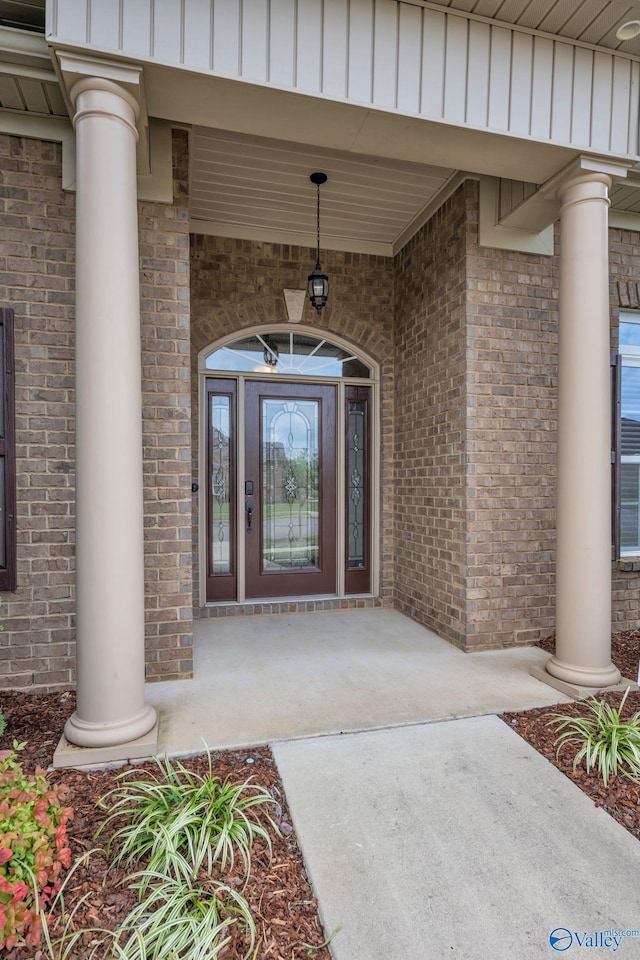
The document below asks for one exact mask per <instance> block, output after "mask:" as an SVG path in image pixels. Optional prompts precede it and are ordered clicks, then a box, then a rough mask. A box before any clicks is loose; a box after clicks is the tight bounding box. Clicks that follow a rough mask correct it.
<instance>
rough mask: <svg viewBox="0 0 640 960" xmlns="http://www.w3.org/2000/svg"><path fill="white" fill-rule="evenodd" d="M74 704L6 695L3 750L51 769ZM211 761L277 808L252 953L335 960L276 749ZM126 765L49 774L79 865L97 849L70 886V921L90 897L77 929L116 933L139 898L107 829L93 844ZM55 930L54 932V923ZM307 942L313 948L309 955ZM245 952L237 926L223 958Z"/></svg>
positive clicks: (22, 956) (233, 877)
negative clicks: (112, 852) (18, 746)
mask: <svg viewBox="0 0 640 960" xmlns="http://www.w3.org/2000/svg"><path fill="white" fill-rule="evenodd" d="M74 707H75V695H74V694H72V693H61V694H55V693H54V694H27V693H23V692H17V691H10V692H6V693H0V710H2V713H3V714H4V717H5V720H6V722H7V729H6V731H5V734H4V737H2V738H0V749H6V748H8V747H10V746H11V744H12V743H13V741H14V740H17V741H19V742H22V741H26V746H25V748H24V750H23V751H22V752H21V757H22V759H21V762H22V765H23V767H24V769H25V770H33V769H34V768H35V767H36V765H39V766H41V767H44V768H46V767H48V766H49V765H50V763H51V760H52V757H53V751H54V749H55V747H56V745H57V743H58V740H59V738H60V734H61V732H62V729H63V726H64V723H65V721H66V719H67V718H68V717H69V715H70V714H71V713H72V712H73V709H74ZM211 760H212V768H213V774H214V776H219V777H222V778H224V777H226V776H229V777H230V778H231V780H232V781H234V782H240V781H244V780H246V779H247V778H248V777H249V776H252V777H254V780H255V782H256V783H258V784H260V785H261V786H264V787H266V788H267V789H268V790H269V791H270V792H271V794H272V796H273V797H274V799H275V800H276V802H277V806H276V808H275V813H274V814H272V815H273V816H274V819H276V821H277V822H278V824H279V828H280V835H277V834H276V833H275V831H273V830H271V831H270V833H271V839H272V844H273V856H272V857H271V858H270V857H269V855H268V851H267V849H266V846H265V844H264V843H260V842H256V843H255V845H254V847H253V848H252V859H251V878H250V881H249V883H248V885H247V887H246V889H245V890H244V896H245V897H246V899H247V901H248V903H249V906H250V908H251V912H252V914H253V917H254V919H255V921H256V927H257V932H258V936H257V940H258V943H259V949H258V952H257V954H256V957H257V958H260V960H308V958H309V957H310V956H313V957H314V958H316V960H330V954H329V951H328V949H327V948H326V947H325V946H322V944H323V941H324V939H325V936H324V933H323V931H322V927H321V925H320V922H319V920H318V910H317V903H316V900H315V897H314V895H313V892H312V890H311V887H310V884H309V881H308V879H307V876H306V873H305V869H304V864H303V861H302V856H301V853H300V849H299V847H298V844H297V841H296V837H295V833H294V832H293V828H292V826H291V822H290V819H289V814H288V810H287V804H286V798H285V796H284V790H283V787H282V783H281V781H280V779H279V777H278V772H277V769H276V765H275V762H274V760H273V757H272V756H271V753H270V751H269V750H268V749H266V748H263V749H255V750H249V751H224V752H220V753H212V754H211ZM182 763H183V764H184V766H185V767H187V768H189V769H193V770H197V771H198V772H200V773H204V772H205V771H206V770H207V769H208V760H207V758H206V756H205V757H202V756H201V757H195V758H190V759H188V760H183V761H182ZM145 768H147V769H157V767H156V765H155V764H154V763H153V762H149V763H144V764H136V767H135V769H136V771H137V772H140V771H141V770H143V769H145ZM123 769H126V768H125V767H122V766H121V767H118V768H110V769H106V770H91V771H81V770H57V771H50V772H49V773H48V778H49V780H50V781H51V782H56V783H64V784H66V786H67V787H68V790H69V792H68V795H67V798H66V803H67V804H68V805H70V806H71V807H73V810H74V819H73V820H72V821H71V823H70V824H69V825H68V834H69V838H70V842H71V849H72V857H73V859H75V858H78V857H80V856H82V854H84V853H86V852H87V851H95V852H92V853H91V854H90V856H89V857H88V858H87V859H86V860H84V861H83V862H82V863H81V864H80V866H79V867H78V868H77V869H76V870H75V872H74V873H73V875H72V876H71V877H70V880H69V882H68V884H67V886H66V887H65V894H64V897H65V912H66V915H67V916H68V915H69V913H70V912H71V911H72V910H73V908H74V906H75V905H76V904H77V903H78V902H79V901H80V900H81V898H82V897H84V896H85V895H86V894H88V897H87V900H86V901H85V902H84V903H83V904H82V906H81V907H80V908H79V909H78V912H77V914H76V917H75V921H74V925H75V926H76V927H77V928H78V929H84V928H88V927H93V928H96V927H99V928H102V929H107V930H117V929H118V927H119V926H120V925H121V924H122V921H123V920H124V918H125V917H126V915H127V913H128V912H129V911H130V910H131V908H132V907H133V906H134V904H135V902H136V899H135V894H134V893H132V892H131V891H130V890H128V889H127V887H126V886H120V885H119V882H120V881H122V880H123V879H124V877H125V874H126V871H125V869H123V868H110V864H109V862H108V858H107V856H106V854H105V852H104V850H102V849H96V848H101V847H103V846H104V844H105V843H106V841H107V839H108V833H107V831H105V832H104V833H103V834H101V836H100V838H99V840H98V841H96V840H95V839H94V835H95V832H96V830H97V829H98V827H99V826H100V825H101V823H102V822H103V820H104V817H105V815H104V813H103V812H101V811H100V810H99V809H97V808H96V804H97V802H98V800H99V799H100V798H101V797H103V796H104V795H105V794H106V793H107V792H108V791H109V790H110V789H111V788H112V787H113V786H114V785H115V777H116V776H117V775H118V774H119V773H122V771H123ZM238 859H240V858H238ZM129 872H130V871H129ZM224 879H225V882H227V883H229V884H230V885H233V886H236V887H237V888H238V889H241V888H242V886H243V880H242V878H241V876H240V875H239V873H238V874H234V873H233V872H232V873H230V874H229V873H227V875H226V876H225V878H224ZM54 924H55V921H54ZM51 930H52V934H55V930H56V927H55V925H52V927H51ZM93 937H94V935H87V937H86V938H85V939H84V940H83V941H82V946H80V944H78V945H76V948H75V949H74V951H73V960H85V958H86V957H88V956H89V954H90V952H91V950H92V948H93V944H94V943H95V942H96V941H95V939H93ZM309 945H311V946H312V947H313V949H312V950H310V949H309ZM247 947H248V938H247V937H246V935H245V934H244V933H243V932H242V931H241V930H239V929H238V930H236V928H234V939H233V940H232V942H231V943H230V944H229V945H228V947H225V948H224V950H223V951H222V952H221V953H220V954H219V956H220V958H221V960H236V958H238V957H241V956H242V955H243V954H244V953H245V951H246V949H247ZM33 956H34V951H33V948H14V949H13V950H10V951H5V952H4V954H3V958H4V960H27V958H31V957H33ZM98 956H99V957H100V956H101V954H98ZM36 960H38V957H37V955H36ZM42 960H44V957H43V958H42Z"/></svg>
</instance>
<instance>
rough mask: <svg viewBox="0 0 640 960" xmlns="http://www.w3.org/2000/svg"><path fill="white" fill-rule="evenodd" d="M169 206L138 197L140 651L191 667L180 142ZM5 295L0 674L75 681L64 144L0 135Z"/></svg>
mask: <svg viewBox="0 0 640 960" xmlns="http://www.w3.org/2000/svg"><path fill="white" fill-rule="evenodd" d="M176 150H177V153H176V161H177V168H176V170H177V180H176V191H177V193H176V203H175V204H174V206H170V205H162V204H150V203H143V204H141V205H140V211H139V212H140V229H141V289H142V298H143V301H142V339H143V381H144V382H143V391H144V395H143V403H144V418H145V422H144V425H143V430H144V465H145V466H144V469H145V526H146V529H145V566H146V578H147V582H146V609H147V618H146V619H147V658H148V673H149V676H150V677H151V678H155V677H158V678H162V679H164V678H168V677H174V676H186V675H189V673H190V671H191V624H190V618H191V574H190V565H191V542H190V534H191V531H190V512H191V493H190V483H191V477H190V459H191V451H190V415H191V414H190V382H189V381H190V370H189V362H190V361H189V330H188V324H189V320H188V314H189V300H188V297H189V267H188V260H189V241H188V211H187V205H186V192H185V191H186V187H185V184H186V166H185V156H186V152H185V151H186V140H185V134H177V135H176ZM0 158H1V161H0V162H1V168H2V180H1V181H0V203H1V204H2V218H3V226H4V228H5V230H4V235H3V238H2V243H1V245H0V260H1V271H0V301H2V302H3V303H4V304H6V305H7V306H11V307H12V308H13V309H14V311H15V347H16V350H15V352H16V454H17V463H16V468H17V537H18V589H17V590H16V591H15V593H8V594H6V595H5V596H3V597H2V607H1V608H0V612H2V615H3V616H4V632H2V633H0V685H1V686H3V687H9V688H11V687H19V686H25V687H26V686H33V687H34V688H36V689H41V690H43V689H53V688H66V687H70V686H72V685H73V680H74V671H75V623H74V611H75V601H74V495H75V490H74V439H75V438H74V359H73V358H74V308H73V303H74V293H73V290H74V242H75V241H74V206H75V197H74V195H73V194H71V193H64V192H63V190H62V187H61V172H62V170H61V163H62V157H61V147H60V144H59V143H50V142H45V141H40V140H33V139H26V138H20V137H9V136H0Z"/></svg>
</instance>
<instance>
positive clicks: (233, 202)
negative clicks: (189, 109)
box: [191, 127, 454, 253]
mask: <svg viewBox="0 0 640 960" xmlns="http://www.w3.org/2000/svg"><path fill="white" fill-rule="evenodd" d="M315 170H320V171H323V172H324V173H326V174H327V175H328V178H329V179H328V182H327V183H326V184H325V185H324V186H322V187H321V243H322V246H323V247H325V248H328V249H347V250H348V249H353V250H358V249H360V250H363V251H364V250H366V249H370V250H371V252H381V253H382V252H385V253H390V252H391V248H392V247H393V246H395V245H396V244H397V242H398V241H399V239H400V238H401V237H402V236H403V234H404V233H405V232H406V231H407V229H408V228H410V227H411V225H414V227H415V226H416V224H418V223H419V222H420V223H421V222H422V221H421V219H420V218H421V217H423V216H424V215H425V213H426V212H428V208H429V204H430V203H431V202H432V201H433V200H434V198H435V197H436V195H438V194H439V193H441V191H442V190H443V188H446V186H447V184H450V183H451V178H452V176H453V175H454V171H453V170H451V169H449V168H445V167H435V166H426V165H424V166H423V165H420V164H413V163H408V162H403V161H394V160H386V159H380V158H377V157H367V156H360V155H357V154H348V153H344V152H341V151H337V150H329V149H326V148H320V147H308V146H302V145H299V144H292V143H287V142H282V141H277V140H269V139H263V138H258V137H251V136H246V135H241V134H235V133H225V132H221V131H216V130H210V129H206V128H203V127H197V128H195V130H194V132H193V138H192V162H191V217H192V226H193V228H194V229H195V230H196V231H198V230H199V231H200V232H206V233H212V234H219V235H223V236H244V237H246V236H252V237H254V238H255V239H264V240H274V241H277V240H278V239H280V240H282V242H286V243H298V244H300V245H302V246H308V245H313V246H315V242H316V237H315V234H316V188H315V187H314V186H313V185H312V184H311V183H310V182H309V175H310V174H311V173H313V172H314V171H315ZM368 245H370V246H368ZM387 248H388V249H387Z"/></svg>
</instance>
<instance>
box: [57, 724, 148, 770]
mask: <svg viewBox="0 0 640 960" xmlns="http://www.w3.org/2000/svg"><path fill="white" fill-rule="evenodd" d="M157 753H158V721H156V722H155V724H154V726H153V727H152V728H151V730H149V731H148V732H147V733H145V734H144V736H142V737H138V738H137V740H130V741H129V742H128V743H118V744H112V745H110V746H103V747H78V746H76V745H75V744H74V743H70V742H69V741H68V740H67V738H66V736H65V735H64V733H63V734H62V736H61V738H60V742H59V743H58V746H57V747H56V750H55V753H54V754H53V769H54V770H59V769H60V768H62V767H95V766H101V765H102V764H105V763H118V762H120V763H125V762H126V761H128V760H141V759H143V758H146V757H154V756H156V755H157Z"/></svg>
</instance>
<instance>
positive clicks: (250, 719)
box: [147, 609, 569, 755]
mask: <svg viewBox="0 0 640 960" xmlns="http://www.w3.org/2000/svg"><path fill="white" fill-rule="evenodd" d="M546 659H547V654H545V653H544V651H543V650H541V649H539V648H537V647H519V648H513V649H511V650H495V651H488V652H485V653H470V654H465V653H463V652H462V651H461V650H459V649H458V648H456V647H454V646H453V645H452V644H450V643H447V641H446V640H442V639H441V638H440V637H438V636H436V635H435V634H434V633H433V632H432V631H430V630H427V629H426V628H425V627H422V626H420V624H417V623H415V622H414V621H413V620H410V619H409V618H408V617H406V616H404V615H403V614H401V613H398V612H397V611H395V610H382V609H371V610H368V609H363V610H345V611H334V610H331V611H326V612H319V613H308V614H270V615H268V616H264V615H263V616H253V617H227V618H224V619H220V620H216V621H206V620H201V621H198V622H197V623H196V624H195V629H194V676H193V680H184V681H172V682H167V683H156V684H153V685H150V686H148V687H147V697H148V699H149V702H150V703H151V704H153V706H154V707H155V708H156V710H157V711H158V713H159V716H160V729H159V738H158V749H159V750H160V751H161V752H164V753H167V754H171V755H179V754H189V753H194V752H198V751H201V750H202V749H203V743H206V745H207V747H209V748H210V749H212V750H216V749H223V748H233V747H247V746H257V745H262V744H267V743H274V742H278V741H282V740H293V739H299V738H302V737H318V736H326V735H330V734H339V733H355V732H360V731H366V730H379V729H384V728H388V727H402V726H406V725H409V724H416V723H417V724H420V723H431V722H434V721H438V720H451V719H454V718H461V717H472V716H481V715H485V714H495V713H500V712H502V711H505V710H518V709H525V708H528V707H534V706H544V705H547V704H553V703H558V702H559V701H564V700H567V699H569V698H568V697H565V696H563V695H562V694H558V692H557V691H555V690H553V689H552V688H551V687H549V686H547V685H546V684H543V683H540V682H539V681H538V680H536V679H534V678H533V677H532V676H530V675H529V667H530V666H533V665H537V666H539V667H542V666H543V665H544V663H545V661H546Z"/></svg>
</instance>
